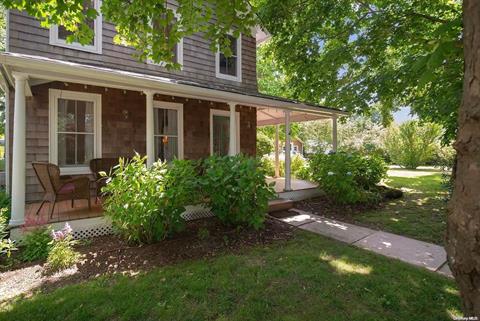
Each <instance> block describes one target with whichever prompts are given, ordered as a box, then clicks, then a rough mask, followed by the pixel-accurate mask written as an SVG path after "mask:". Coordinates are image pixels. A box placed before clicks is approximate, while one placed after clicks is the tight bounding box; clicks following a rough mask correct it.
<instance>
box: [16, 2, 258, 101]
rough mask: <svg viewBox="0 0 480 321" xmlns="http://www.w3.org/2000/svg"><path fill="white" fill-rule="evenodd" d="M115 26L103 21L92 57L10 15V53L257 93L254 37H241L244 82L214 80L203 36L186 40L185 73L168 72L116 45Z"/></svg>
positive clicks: (212, 61)
mask: <svg viewBox="0 0 480 321" xmlns="http://www.w3.org/2000/svg"><path fill="white" fill-rule="evenodd" d="M115 34H116V31H115V27H114V25H113V24H111V23H108V22H105V21H103V32H102V37H103V39H102V48H103V49H102V54H95V53H89V52H84V51H79V50H74V49H68V48H63V47H59V46H53V45H50V44H49V30H48V29H45V28H42V27H40V23H39V22H38V21H37V20H36V19H35V18H33V17H30V16H29V15H28V14H27V13H25V12H19V11H16V10H10V11H9V51H10V52H15V53H22V54H28V55H37V56H43V57H48V58H52V59H59V60H65V61H71V62H76V63H81V64H87V65H93V66H100V67H106V68H112V69H121V70H126V71H131V72H136V73H144V74H149V75H156V76H163V77H169V78H175V79H180V80H188V81H194V82H197V83H201V84H203V85H207V86H214V87H217V88H225V89H235V90H239V91H242V92H246V93H256V92H257V78H256V47H255V46H256V44H255V38H254V37H252V36H251V35H246V34H244V35H242V82H241V83H239V82H235V81H229V80H224V79H219V78H216V76H215V53H214V52H212V51H211V50H210V47H209V43H208V41H207V40H205V39H204V38H203V36H202V34H201V33H198V34H195V35H193V36H191V37H187V38H185V39H184V40H183V69H182V70H180V71H168V70H167V69H165V68H162V67H160V66H157V65H153V64H147V63H143V62H139V61H138V60H137V59H136V58H134V57H133V54H134V52H135V51H134V49H132V48H130V47H125V46H121V45H115V44H114V43H113V37H114V36H115Z"/></svg>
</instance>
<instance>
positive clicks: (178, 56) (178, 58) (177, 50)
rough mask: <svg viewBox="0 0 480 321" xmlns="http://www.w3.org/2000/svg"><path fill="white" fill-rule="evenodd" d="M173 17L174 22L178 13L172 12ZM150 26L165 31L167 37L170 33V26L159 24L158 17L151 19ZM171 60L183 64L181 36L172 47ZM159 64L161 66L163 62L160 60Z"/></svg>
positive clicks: (150, 61) (177, 17)
mask: <svg viewBox="0 0 480 321" xmlns="http://www.w3.org/2000/svg"><path fill="white" fill-rule="evenodd" d="M174 14H175V17H174V18H173V20H174V22H176V21H178V19H179V15H178V14H177V13H176V12H174ZM152 28H153V29H156V30H160V31H162V32H165V36H166V37H167V39H168V37H169V35H170V30H171V28H172V27H171V26H167V27H164V26H162V25H161V24H160V19H155V18H154V19H152ZM173 61H174V62H176V63H178V64H180V65H183V38H182V39H180V41H179V42H178V43H177V44H176V46H175V47H174V48H173ZM148 63H150V64H155V63H154V62H153V61H152V60H148ZM158 65H159V66H163V65H164V63H162V62H160V63H158Z"/></svg>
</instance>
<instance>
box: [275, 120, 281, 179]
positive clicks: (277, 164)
mask: <svg viewBox="0 0 480 321" xmlns="http://www.w3.org/2000/svg"><path fill="white" fill-rule="evenodd" d="M279 130H280V125H278V124H277V125H275V177H280V155H279V154H280V152H279V148H280V146H279Z"/></svg>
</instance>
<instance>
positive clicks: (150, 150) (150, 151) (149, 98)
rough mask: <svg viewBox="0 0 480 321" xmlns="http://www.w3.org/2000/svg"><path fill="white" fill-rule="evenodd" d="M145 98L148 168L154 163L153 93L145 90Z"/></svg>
mask: <svg viewBox="0 0 480 321" xmlns="http://www.w3.org/2000/svg"><path fill="white" fill-rule="evenodd" d="M144 92H145V98H146V104H145V105H146V108H147V110H146V111H147V118H146V122H147V125H146V127H147V130H146V132H147V137H146V143H147V150H146V152H147V166H148V167H150V166H152V164H153V163H154V161H155V141H154V137H153V134H154V129H153V127H154V119H153V95H154V92H153V91H151V90H145V91H144Z"/></svg>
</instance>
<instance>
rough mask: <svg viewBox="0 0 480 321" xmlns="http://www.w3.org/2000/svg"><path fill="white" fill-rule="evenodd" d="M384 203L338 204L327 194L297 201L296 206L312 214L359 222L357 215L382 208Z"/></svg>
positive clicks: (348, 221)
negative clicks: (356, 219) (356, 218)
mask: <svg viewBox="0 0 480 321" xmlns="http://www.w3.org/2000/svg"><path fill="white" fill-rule="evenodd" d="M382 206H383V203H382V202H380V203H365V204H353V205H341V204H337V203H335V202H334V201H332V199H330V198H328V197H327V196H320V197H316V198H312V199H309V200H305V201H300V202H296V203H295V205H294V207H295V208H298V209H299V210H303V211H306V212H310V213H312V214H317V215H321V216H324V217H328V218H332V219H337V220H339V221H343V222H347V223H357V224H358V222H356V221H355V215H358V214H359V213H362V212H367V211H371V210H375V209H379V208H382Z"/></svg>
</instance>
